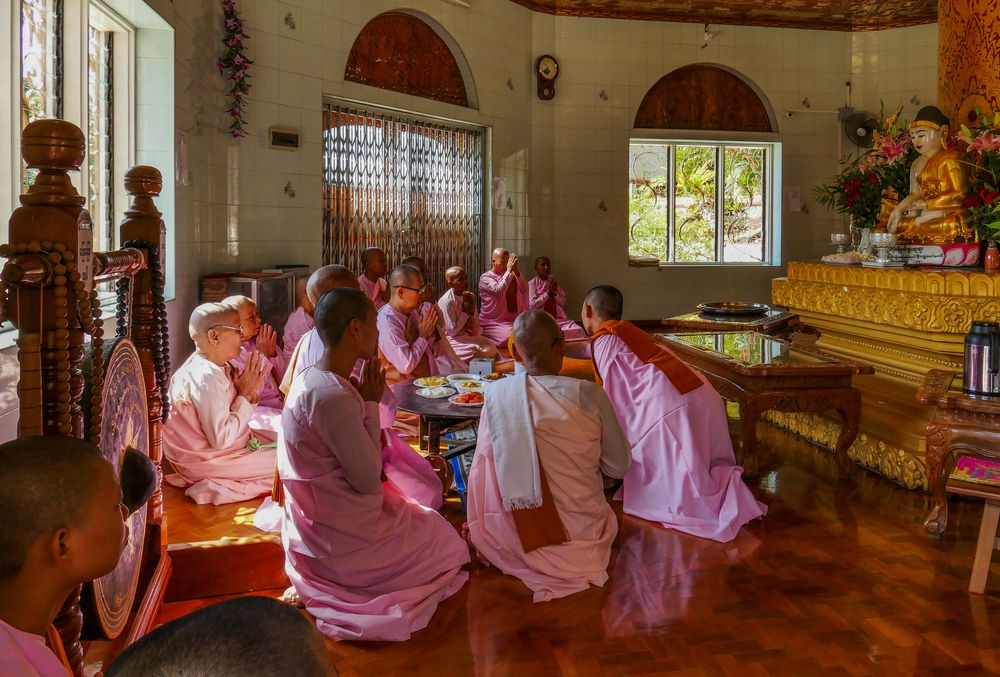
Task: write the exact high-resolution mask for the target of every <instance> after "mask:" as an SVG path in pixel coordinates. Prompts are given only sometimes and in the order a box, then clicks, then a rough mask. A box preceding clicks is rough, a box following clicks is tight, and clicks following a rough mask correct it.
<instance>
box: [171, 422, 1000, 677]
mask: <svg viewBox="0 0 1000 677" xmlns="http://www.w3.org/2000/svg"><path fill="white" fill-rule="evenodd" d="M761 439H762V443H763V444H762V464H761V467H762V470H761V473H760V476H759V477H758V478H756V479H755V480H753V481H752V482H751V485H752V486H753V490H754V493H755V494H756V495H757V496H758V498H760V500H762V501H764V502H765V503H767V504H768V515H767V516H766V518H765V519H764V520H763V521H758V522H757V523H755V524H753V525H752V526H750V527H749V528H746V529H744V530H743V532H741V534H740V536H739V537H738V538H737V539H736V540H735V541H734V542H732V543H728V544H718V543H714V542H711V541H706V540H702V539H697V538H693V537H688V536H684V535H681V534H679V533H676V532H672V531H668V530H665V529H662V528H661V527H659V526H657V525H655V524H650V523H648V522H644V521H641V520H637V519H634V518H632V517H628V516H623V517H622V519H621V533H620V536H619V540H618V543H617V545H616V548H615V551H614V554H613V556H612V564H611V580H610V581H609V582H608V583H607V585H605V587H604V588H591V589H590V590H589V591H588V592H584V593H580V594H577V595H574V596H571V597H568V598H565V599H561V600H556V601H553V602H548V603H543V604H533V603H532V602H531V596H530V594H529V592H528V590H527V588H525V587H524V586H523V585H522V584H521V583H520V582H519V581H517V580H516V579H513V578H510V577H507V576H504V575H502V574H500V573H499V572H498V571H496V570H495V569H487V568H483V567H479V566H473V567H471V569H470V570H471V580H470V582H469V584H468V585H466V586H465V588H463V589H462V590H461V591H460V592H459V593H458V594H456V595H455V596H453V597H451V598H450V599H448V600H446V601H445V602H444V603H442V604H441V605H440V606H439V608H438V610H437V613H436V614H435V616H434V618H433V619H432V620H431V623H430V626H429V627H428V628H427V629H425V630H423V631H421V632H418V633H417V634H416V635H415V636H414V637H413V638H412V639H411V640H410V641H408V642H403V643H399V644H390V643H336V642H332V641H331V642H328V648H329V652H330V656H331V658H332V659H333V661H334V662H335V664H336V666H337V669H338V670H339V672H340V674H341V675H389V674H409V675H434V676H438V675H473V674H476V675H532V676H534V675H557V674H561V675H595V674H608V675H636V674H691V675H694V674H718V675H725V674H735V675H739V676H740V677H746V676H748V675H812V674H850V675H902V674H941V675H961V674H969V675H979V674H985V673H987V672H1000V558H997V560H998V561H997V563H995V564H994V565H993V570H992V576H991V579H990V581H989V584H988V586H987V595H986V596H975V595H969V594H968V593H967V592H966V586H967V585H968V577H969V573H970V570H971V566H972V553H973V548H974V542H975V537H976V533H977V531H978V525H979V518H980V516H981V514H982V503H981V502H954V503H953V505H952V512H951V516H950V521H949V525H948V530H947V531H946V532H945V534H944V536H943V537H941V538H939V539H933V538H931V537H929V536H927V535H926V534H925V533H924V532H923V530H922V528H921V522H922V520H923V516H924V513H925V512H926V510H927V508H928V505H929V498H928V497H927V496H926V495H924V494H920V493H917V492H912V491H907V490H905V489H902V488H899V487H897V486H896V485H894V484H892V483H890V482H888V481H886V480H882V479H880V478H877V477H875V476H873V475H871V474H869V473H863V474H861V476H860V477H859V478H858V479H857V481H856V482H853V483H851V482H846V483H843V482H838V481H837V473H836V468H835V465H834V463H833V462H832V461H831V456H830V454H829V453H828V452H826V451H823V450H819V449H817V448H815V447H812V446H810V445H807V444H805V443H803V442H801V441H799V440H797V439H795V438H792V437H790V436H788V435H786V434H785V433H782V432H780V431H777V430H774V429H773V428H770V427H768V426H762V430H761ZM615 505H616V508H618V509H620V504H615ZM253 507H254V504H253V503H249V504H240V505H238V506H230V507H226V508H201V507H197V506H194V505H193V504H191V503H190V502H187V501H184V500H183V497H182V496H180V495H179V494H178V493H169V494H168V504H167V509H168V514H169V515H170V524H171V527H170V534H171V538H170V540H171V541H172V542H180V541H185V540H187V541H190V540H197V539H200V538H205V537H210V538H213V539H214V538H218V537H220V536H223V535H230V536H239V535H244V536H249V535H252V534H253V528H252V526H249V519H250V514H251V512H252V510H253ZM445 514H446V515H447V516H448V517H449V519H451V520H452V521H453V522H455V523H456V524H459V523H460V522H461V520H462V516H461V515H460V514H459V513H458V511H457V510H456V508H455V504H454V503H451V504H449V507H446V508H445ZM233 564H234V566H238V563H236V562H234V563H233ZM280 593H281V590H280V589H278V588H275V589H273V590H263V591H258V592H257V593H255V594H265V595H273V596H277V595H279V594H280ZM212 601H215V600H214V599H209V600H197V601H190V602H176V603H172V604H168V605H166V606H165V607H164V609H163V613H162V615H161V618H160V620H161V621H166V620H170V619H171V618H175V617H177V616H179V615H183V614H184V613H187V612H189V611H191V610H192V609H194V608H197V607H199V606H203V605H204V604H207V603H210V602H212Z"/></svg>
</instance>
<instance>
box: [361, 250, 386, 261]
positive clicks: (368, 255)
mask: <svg viewBox="0 0 1000 677" xmlns="http://www.w3.org/2000/svg"><path fill="white" fill-rule="evenodd" d="M376 254H381V255H382V256H385V252H384V251H382V250H381V249H380V248H378V247H367V248H365V249H364V250H362V252H361V265H362V266H367V265H368V262H369V261H371V259H372V257H373V256H375V255H376Z"/></svg>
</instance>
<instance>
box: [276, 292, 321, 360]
mask: <svg viewBox="0 0 1000 677" xmlns="http://www.w3.org/2000/svg"><path fill="white" fill-rule="evenodd" d="M314 326H315V324H314V323H313V319H312V315H310V314H309V313H307V312H306V309H305V308H303V307H302V306H299V307H298V308H296V309H295V310H294V311H292V314H291V315H289V316H288V320H286V321H285V329H284V330H283V331H282V335H281V357H282V360H283V361H284V363H285V365H286V366H287V365H288V364H289V363H291V361H292V353H293V352H295V346H296V345H297V344H298V342H299V339H300V338H302V337H303V336H304V335H305V333H306V332H307V331H309V330H310V329H312V328H313V327H314Z"/></svg>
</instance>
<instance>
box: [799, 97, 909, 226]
mask: <svg viewBox="0 0 1000 677" xmlns="http://www.w3.org/2000/svg"><path fill="white" fill-rule="evenodd" d="M872 138H873V143H872V147H871V148H870V149H869V150H867V151H865V152H864V153H862V154H861V155H859V156H857V157H855V158H850V159H848V161H847V162H846V163H845V164H844V168H843V169H842V170H841V172H840V173H839V174H837V175H836V176H835V177H834V179H833V183H832V184H829V185H827V184H822V185H819V186H816V188H815V189H814V196H815V198H816V202H818V203H819V204H821V205H823V206H825V207H827V208H829V209H832V210H834V211H836V212H837V213H839V214H847V215H849V216H850V217H852V221H854V222H855V224H856V225H858V226H861V227H869V226H875V225H877V224H878V223H879V221H880V220H881V219H884V218H885V217H886V214H883V213H882V210H883V204H882V200H883V195H884V196H885V197H886V199H887V200H898V199H899V198H900V197H902V196H904V195H906V194H907V193H909V192H910V165H911V164H913V160H914V159H916V157H917V151H916V150H915V149H914V148H913V144H912V143H911V142H910V132H909V128H908V126H907V124H906V121H904V120H901V119H900V110H897V111H896V112H895V113H894V114H893V115H891V116H890V117H888V118H885V117H884V110H883V112H882V113H881V114H880V115H879V123H878V128H877V129H876V130H875V131H874V133H873V134H872Z"/></svg>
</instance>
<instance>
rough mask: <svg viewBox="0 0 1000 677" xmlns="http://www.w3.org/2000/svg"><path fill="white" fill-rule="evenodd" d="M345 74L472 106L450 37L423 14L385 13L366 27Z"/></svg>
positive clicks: (355, 79)
mask: <svg viewBox="0 0 1000 677" xmlns="http://www.w3.org/2000/svg"><path fill="white" fill-rule="evenodd" d="M344 79H345V80H349V81H351V82H360V83H361V84H364V85H370V86H372V87H380V88H382V89H389V90H392V91H394V92H401V93H403V94H412V95H413V96H422V97H424V98H426V99H434V100H435V101H443V102H445V103H452V104H455V105H457V106H466V107H468V106H469V98H468V94H467V93H466V88H465V79H464V78H463V77H462V70H461V68H460V67H459V65H458V62H457V61H455V56H454V55H453V54H452V52H451V49H450V48H449V47H448V45H447V43H445V41H444V40H443V39H442V38H441V36H439V35H438V34H437V33H436V32H435V31H434V29H433V28H431V27H430V26H428V25H427V24H426V23H424V22H423V21H421V20H420V19H419V18H417V17H415V16H413V15H410V14H404V13H402V12H386V13H385V14H380V15H378V16H377V17H375V18H374V19H372V20H371V21H369V22H368V25H366V26H365V27H364V28H362V29H361V33H359V34H358V37H357V39H356V40H355V41H354V45H353V46H352V47H351V53H350V55H349V56H348V57H347V68H346V69H345V70H344Z"/></svg>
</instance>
